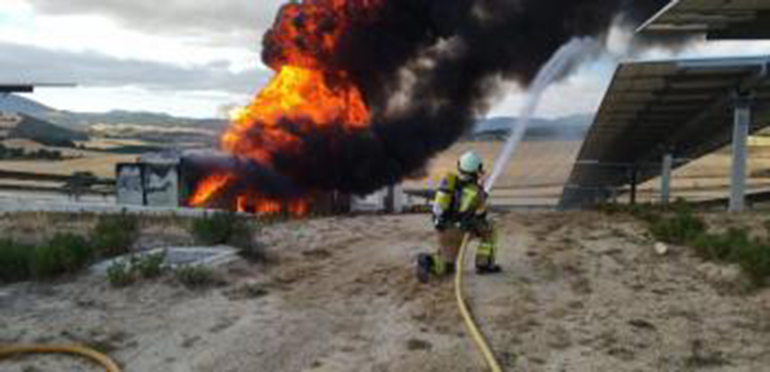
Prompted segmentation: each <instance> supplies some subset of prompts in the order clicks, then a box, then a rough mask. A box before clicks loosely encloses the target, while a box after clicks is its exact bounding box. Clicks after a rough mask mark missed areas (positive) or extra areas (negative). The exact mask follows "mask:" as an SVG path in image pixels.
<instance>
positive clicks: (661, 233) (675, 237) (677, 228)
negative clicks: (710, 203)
mask: <svg viewBox="0 0 770 372" xmlns="http://www.w3.org/2000/svg"><path fill="white" fill-rule="evenodd" d="M705 231H706V224H705V223H704V222H703V220H701V219H700V218H698V217H696V216H695V215H694V214H693V213H692V212H691V211H688V210H680V211H678V212H677V213H676V214H675V215H674V216H672V217H662V218H659V219H657V220H656V221H654V222H652V224H651V226H650V232H651V233H652V235H653V236H654V237H655V239H657V240H659V241H662V242H665V243H670V244H687V243H689V242H692V241H694V240H695V239H697V238H698V237H699V236H700V235H701V234H703V233H704V232H705Z"/></svg>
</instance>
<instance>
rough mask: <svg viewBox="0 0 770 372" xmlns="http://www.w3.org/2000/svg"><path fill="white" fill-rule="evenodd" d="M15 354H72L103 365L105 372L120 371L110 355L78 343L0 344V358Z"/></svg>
mask: <svg viewBox="0 0 770 372" xmlns="http://www.w3.org/2000/svg"><path fill="white" fill-rule="evenodd" d="M17 354H72V355H77V356H81V357H85V358H87V359H90V360H92V361H94V362H97V363H99V364H101V365H102V366H104V369H105V371H107V372H120V368H119V367H118V365H117V364H116V363H115V362H114V361H113V360H112V359H110V357H108V356H106V355H104V354H102V353H100V352H98V351H96V350H93V349H90V348H87V347H85V346H78V345H0V360H2V359H5V358H8V357H11V356H14V355H17Z"/></svg>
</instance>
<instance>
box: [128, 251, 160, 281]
mask: <svg viewBox="0 0 770 372" xmlns="http://www.w3.org/2000/svg"><path fill="white" fill-rule="evenodd" d="M165 261H166V252H165V251H164V252H161V253H155V254H148V255H144V256H141V257H136V259H134V258H133V257H132V260H131V267H132V268H133V269H135V270H136V272H137V273H138V274H139V275H141V277H143V278H147V279H153V278H157V277H159V276H161V275H162V274H163V270H164V269H165V266H164V265H163V263H164V262H165Z"/></svg>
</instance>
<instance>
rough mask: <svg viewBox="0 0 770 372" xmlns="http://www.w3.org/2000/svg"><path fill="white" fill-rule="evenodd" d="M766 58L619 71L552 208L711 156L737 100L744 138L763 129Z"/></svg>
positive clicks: (769, 89) (768, 85)
mask: <svg viewBox="0 0 770 372" xmlns="http://www.w3.org/2000/svg"><path fill="white" fill-rule="evenodd" d="M769 69H770V56H767V57H756V58H725V59H699V60H681V61H660V62H634V63H624V64H621V65H620V66H619V67H618V69H617V71H616V73H615V77H614V79H613V81H612V84H611V85H610V88H609V90H608V92H607V94H606V96H605V98H604V101H603V103H602V105H601V107H600V109H599V112H598V114H597V116H596V118H595V119H594V124H593V126H592V127H591V130H590V131H589V133H588V136H587V138H586V140H585V142H584V144H583V147H582V148H581V150H580V153H579V155H578V159H577V162H576V164H575V166H574V168H573V170H572V173H571V175H570V178H569V180H568V181H567V185H566V186H565V189H564V193H563V195H562V198H561V202H560V207H562V208H575V207H579V206H582V205H586V204H591V203H594V202H598V201H601V200H605V199H607V198H609V197H611V196H612V195H613V193H616V192H618V191H619V190H620V189H623V188H625V187H626V186H627V185H630V184H640V183H642V182H644V181H647V180H650V179H652V178H654V177H656V176H658V175H660V174H661V173H662V166H661V164H662V162H663V161H662V159H663V156H664V155H666V154H671V155H672V156H673V157H674V159H678V160H677V161H675V164H673V165H674V167H677V166H681V165H683V164H684V163H686V162H687V161H688V160H694V159H696V158H699V157H701V156H703V155H706V154H708V153H710V152H712V151H715V150H717V149H719V148H721V147H723V146H725V145H727V144H728V143H730V141H731V139H732V137H733V136H732V130H733V123H734V114H735V111H734V108H735V107H736V102H737V100H739V99H740V100H743V101H748V100H750V101H751V102H752V111H753V112H752V117H753V120H752V123H751V128H750V131H756V130H758V129H760V128H762V127H765V126H768V125H770V76H768V70H769Z"/></svg>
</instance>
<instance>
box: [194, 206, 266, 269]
mask: <svg viewBox="0 0 770 372" xmlns="http://www.w3.org/2000/svg"><path fill="white" fill-rule="evenodd" d="M191 233H192V235H193V236H194V237H195V240H196V241H198V242H199V243H200V244H205V245H216V244H227V245H231V246H233V247H237V248H240V249H241V255H242V256H244V257H245V258H247V259H250V260H261V259H263V258H264V250H263V247H262V246H261V245H260V244H258V243H256V242H255V241H254V236H255V235H256V224H255V222H254V221H253V220H250V219H248V218H245V217H241V216H238V215H237V214H235V213H233V212H218V213H214V214H212V215H205V216H203V218H199V219H196V220H194V221H193V223H192V229H191Z"/></svg>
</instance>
